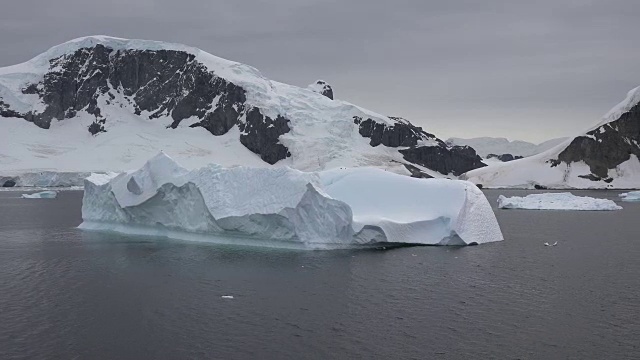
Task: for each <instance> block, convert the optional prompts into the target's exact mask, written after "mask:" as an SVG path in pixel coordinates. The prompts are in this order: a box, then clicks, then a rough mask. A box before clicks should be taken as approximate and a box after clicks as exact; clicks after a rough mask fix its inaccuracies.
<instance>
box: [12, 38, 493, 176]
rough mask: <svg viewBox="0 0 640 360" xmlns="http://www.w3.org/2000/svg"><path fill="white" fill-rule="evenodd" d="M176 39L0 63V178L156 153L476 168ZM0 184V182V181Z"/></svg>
mask: <svg viewBox="0 0 640 360" xmlns="http://www.w3.org/2000/svg"><path fill="white" fill-rule="evenodd" d="M332 97H333V89H331V87H330V86H329V85H328V84H326V83H325V82H323V81H318V82H316V83H315V84H313V85H312V86H311V87H310V88H300V87H296V86H291V85H287V84H283V83H279V82H276V81H271V80H269V79H267V78H265V77H264V76H263V75H262V74H260V72H259V71H258V70H256V69H255V68H253V67H251V66H248V65H244V64H240V63H236V62H232V61H229V60H225V59H221V58H218V57H216V56H213V55H211V54H208V53H206V52H204V51H202V50H199V49H196V48H192V47H188V46H185V45H178V44H168V43H163V42H156V41H146V40H127V39H119V38H113V37H107V36H91V37H84V38H79V39H76V40H72V41H69V42H67V43H64V44H62V45H58V46H55V47H53V48H51V49H49V50H48V51H46V52H45V53H43V54H41V55H39V56H37V57H35V58H33V59H32V60H30V61H27V62H25V63H22V64H19V65H14V66H9V67H5V68H0V175H6V174H18V173H24V172H34V171H36V172H37V171H44V170H50V171H55V172H62V171H67V172H80V171H121V170H126V169H131V168H136V167H140V166H141V165H142V164H143V163H144V162H145V161H146V159H148V158H150V157H151V156H153V155H155V154H156V153H157V152H158V151H160V150H163V151H165V152H166V153H168V154H170V155H171V156H173V157H174V158H175V159H176V160H177V161H179V162H180V163H182V164H184V165H185V166H187V167H190V168H194V167H199V166H201V165H203V164H208V163H212V162H215V163H220V164H222V165H225V166H231V165H238V164H242V165H251V166H269V165H276V166H290V167H293V168H297V169H301V170H319V169H326V168H336V167H343V166H348V167H356V166H374V167H379V168H383V169H387V170H389V171H393V172H396V173H400V174H406V175H413V176H426V177H429V176H434V177H440V176H443V175H452V176H457V175H460V174H462V173H464V172H466V171H468V170H471V169H475V168H478V167H481V166H485V164H483V163H482V162H481V158H480V157H479V156H477V154H476V153H475V151H474V150H473V149H472V148H470V147H459V146H448V145H446V144H445V143H444V142H443V141H441V140H440V139H438V138H437V137H436V136H434V135H432V134H429V133H427V132H425V131H424V130H423V129H422V128H420V127H417V126H414V125H412V124H411V123H410V122H409V121H407V120H404V119H401V118H396V117H388V116H384V115H380V114H377V113H375V112H373V111H370V110H367V109H364V108H361V107H358V106H356V105H353V104H350V103H348V102H345V101H340V100H334V99H332ZM0 185H2V184H0Z"/></svg>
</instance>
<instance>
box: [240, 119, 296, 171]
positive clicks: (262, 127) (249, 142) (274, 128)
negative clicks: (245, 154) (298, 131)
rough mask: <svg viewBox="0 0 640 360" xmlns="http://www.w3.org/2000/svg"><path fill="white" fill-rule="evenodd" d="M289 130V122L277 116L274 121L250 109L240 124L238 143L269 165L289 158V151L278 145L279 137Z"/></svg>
mask: <svg viewBox="0 0 640 360" xmlns="http://www.w3.org/2000/svg"><path fill="white" fill-rule="evenodd" d="M289 130H291V129H290V128H289V120H287V119H285V118H284V117H282V116H278V117H277V118H276V119H275V120H273V119H271V118H270V117H268V116H264V115H262V113H260V110H258V109H257V108H252V109H251V110H249V111H248V112H247V116H246V121H245V122H244V123H241V124H240V131H242V134H241V135H240V142H241V143H242V144H243V145H244V146H246V147H247V149H249V150H251V151H253V152H254V153H256V154H258V155H260V158H261V159H262V160H264V161H266V162H267V163H269V164H275V163H276V162H278V161H279V160H282V159H285V158H287V157H289V156H291V153H289V150H288V149H287V148H286V147H285V146H284V145H282V144H280V140H279V138H280V135H282V134H285V133H287V132H289Z"/></svg>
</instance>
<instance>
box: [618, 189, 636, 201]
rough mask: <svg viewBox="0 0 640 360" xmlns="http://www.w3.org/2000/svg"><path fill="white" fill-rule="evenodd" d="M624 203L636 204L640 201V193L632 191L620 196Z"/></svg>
mask: <svg viewBox="0 0 640 360" xmlns="http://www.w3.org/2000/svg"><path fill="white" fill-rule="evenodd" d="M618 196H620V199H621V200H622V201H628V202H635V201H640V191H631V192H628V193H622V194H620V195H618Z"/></svg>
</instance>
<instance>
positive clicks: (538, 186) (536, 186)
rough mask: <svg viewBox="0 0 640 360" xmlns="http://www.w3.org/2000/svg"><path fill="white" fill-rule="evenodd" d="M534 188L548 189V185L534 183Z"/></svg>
mask: <svg viewBox="0 0 640 360" xmlns="http://www.w3.org/2000/svg"><path fill="white" fill-rule="evenodd" d="M533 188H534V189H536V190H547V189H548V187H546V186H544V185H539V184H535V185H533Z"/></svg>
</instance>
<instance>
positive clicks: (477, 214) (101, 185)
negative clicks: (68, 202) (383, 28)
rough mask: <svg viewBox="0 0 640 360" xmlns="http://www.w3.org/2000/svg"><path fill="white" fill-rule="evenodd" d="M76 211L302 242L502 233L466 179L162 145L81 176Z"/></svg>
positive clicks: (436, 240)
mask: <svg viewBox="0 0 640 360" xmlns="http://www.w3.org/2000/svg"><path fill="white" fill-rule="evenodd" d="M82 217H83V223H82V225H81V228H84V229H90V230H108V231H117V232H123V233H131V234H143V235H155V236H168V237H175V238H180V239H187V240H204V241H220V239H221V236H222V238H226V239H229V236H231V239H239V238H241V239H243V240H237V241H236V240H227V241H231V242H240V243H242V244H254V245H260V244H263V241H264V240H267V241H269V242H270V243H271V244H272V245H273V244H280V245H282V244H289V245H291V244H296V245H301V246H303V247H307V248H326V247H344V246H353V245H363V244H372V243H387V242H390V243H415V244H432V245H465V244H472V243H477V244H481V243H486V242H492V241H500V240H502V239H503V237H502V233H501V231H500V227H499V226H498V223H497V221H496V218H495V215H494V213H493V211H492V209H491V206H490V205H489V203H488V202H487V200H486V198H485V197H484V195H483V194H482V192H481V191H480V190H478V189H477V187H476V186H474V185H473V184H471V183H468V182H464V181H457V180H443V179H416V178H411V177H407V176H401V175H397V174H393V173H391V172H387V171H384V170H380V169H375V168H357V169H333V170H328V171H322V172H302V171H299V170H294V169H291V168H288V167H280V168H250V167H243V166H241V167H233V168H225V167H222V166H220V165H209V166H206V167H203V168H200V169H196V170H192V171H188V170H187V169H185V168H182V167H181V166H179V165H178V164H177V163H176V162H174V161H173V160H172V159H171V158H169V157H168V156H167V155H165V154H164V153H161V154H159V155H157V156H155V157H154V158H152V159H151V160H149V161H148V162H147V163H146V164H145V165H144V166H143V167H142V168H140V169H139V170H136V171H132V172H127V173H121V174H120V175H117V176H116V177H113V178H110V177H109V176H104V175H102V176H93V177H90V178H88V179H87V181H86V184H85V196H84V199H83V206H82Z"/></svg>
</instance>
